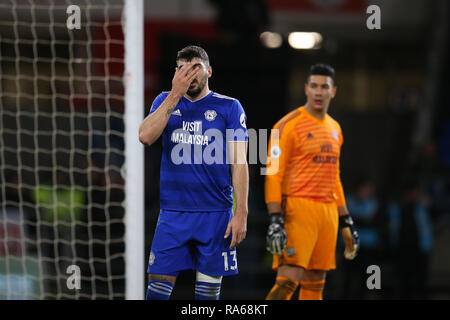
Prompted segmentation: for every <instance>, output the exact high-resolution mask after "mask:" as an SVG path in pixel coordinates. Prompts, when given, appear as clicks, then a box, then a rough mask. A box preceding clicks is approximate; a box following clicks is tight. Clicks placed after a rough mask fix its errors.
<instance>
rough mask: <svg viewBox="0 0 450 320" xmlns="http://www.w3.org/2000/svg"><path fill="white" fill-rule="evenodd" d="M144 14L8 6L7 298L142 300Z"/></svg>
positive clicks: (76, 6)
mask: <svg viewBox="0 0 450 320" xmlns="http://www.w3.org/2000/svg"><path fill="white" fill-rule="evenodd" d="M143 6H144V1H143V0H70V1H69V0H8V1H0V300H2V299H142V298H143V295H144V292H145V291H144V290H145V289H144V286H145V270H144V268H145V260H146V259H145V252H144V250H145V249H144V248H145V247H144V191H145V190H144V181H143V179H144V148H143V146H142V145H141V144H140V142H139V140H138V127H139V124H140V123H141V121H142V118H143V114H144V76H143V72H144V71H143V70H144V67H143V63H144V59H143V54H144V49H143V48H144V45H143V42H144V36H143V30H144V7H143Z"/></svg>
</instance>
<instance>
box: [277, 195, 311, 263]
mask: <svg viewBox="0 0 450 320" xmlns="http://www.w3.org/2000/svg"><path fill="white" fill-rule="evenodd" d="M285 210H286V219H285V221H286V222H285V229H286V233H287V243H286V249H285V250H284V251H283V254H282V255H281V256H280V257H278V258H275V260H279V265H293V266H300V267H303V268H306V267H307V266H308V264H309V260H310V258H311V254H312V252H313V249H314V247H315V243H316V241H317V235H318V231H319V225H318V222H317V219H316V217H315V208H314V206H312V205H311V201H309V200H307V199H303V198H288V199H287V201H286V209H285ZM274 262H275V261H274Z"/></svg>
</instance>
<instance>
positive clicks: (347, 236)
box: [339, 214, 359, 260]
mask: <svg viewBox="0 0 450 320" xmlns="http://www.w3.org/2000/svg"><path fill="white" fill-rule="evenodd" d="M339 225H340V227H341V232H342V238H343V239H344V243H345V250H344V257H345V259H347V260H353V259H354V258H355V257H356V254H357V252H358V249H359V235H358V232H356V229H355V226H354V223H353V219H352V217H351V216H350V215H348V214H347V215H345V216H340V217H339Z"/></svg>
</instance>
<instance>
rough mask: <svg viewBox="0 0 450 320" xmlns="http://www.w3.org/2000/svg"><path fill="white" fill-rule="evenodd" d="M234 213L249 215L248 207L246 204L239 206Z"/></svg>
mask: <svg viewBox="0 0 450 320" xmlns="http://www.w3.org/2000/svg"><path fill="white" fill-rule="evenodd" d="M234 215H241V216H245V217H246V216H247V215H248V209H247V208H246V207H244V206H242V207H240V206H237V207H236V210H235V211H234Z"/></svg>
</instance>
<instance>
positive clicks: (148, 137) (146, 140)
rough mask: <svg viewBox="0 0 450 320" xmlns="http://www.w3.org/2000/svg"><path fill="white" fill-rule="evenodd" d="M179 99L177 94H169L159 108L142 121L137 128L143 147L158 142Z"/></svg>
mask: <svg viewBox="0 0 450 320" xmlns="http://www.w3.org/2000/svg"><path fill="white" fill-rule="evenodd" d="M181 97H182V96H181V95H179V94H175V93H173V92H170V93H169V94H168V95H167V97H166V99H164V101H163V103H162V104H161V106H160V107H159V108H158V109H156V111H155V112H153V113H152V114H151V115H149V116H148V117H147V118H145V119H144V121H142V123H141V125H140V127H139V141H140V142H142V143H143V144H145V145H151V144H152V143H153V142H155V141H156V140H158V138H159V137H160V136H161V134H162V132H163V131H164V128H165V127H166V125H167V122H168V121H169V118H170V116H171V114H172V112H173V110H174V109H175V107H176V105H177V104H178V102H179V101H180V99H181Z"/></svg>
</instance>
